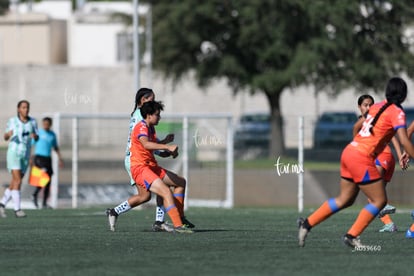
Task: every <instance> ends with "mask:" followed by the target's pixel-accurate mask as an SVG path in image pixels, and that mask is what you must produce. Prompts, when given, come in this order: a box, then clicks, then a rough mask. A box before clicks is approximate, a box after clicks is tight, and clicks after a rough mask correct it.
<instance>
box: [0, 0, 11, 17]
mask: <svg viewBox="0 0 414 276" xmlns="http://www.w3.org/2000/svg"><path fill="white" fill-rule="evenodd" d="M9 5H10V3H9V0H0V15H4V14H6V12H7V11H8V10H9Z"/></svg>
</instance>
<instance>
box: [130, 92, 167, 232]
mask: <svg viewBox="0 0 414 276" xmlns="http://www.w3.org/2000/svg"><path fill="white" fill-rule="evenodd" d="M154 99H155V94H154V91H152V89H149V88H140V89H139V90H138V91H137V93H136V95H135V106H134V110H133V111H132V113H131V118H130V120H129V133H128V142H127V146H126V151H125V169H126V170H127V172H128V175H129V177H130V181H131V186H134V185H135V180H134V179H133V177H132V175H131V163H130V152H129V148H130V146H131V133H132V130H133V129H134V127H135V125H136V124H138V123H139V122H140V121H142V119H143V118H142V116H141V112H140V107H141V106H142V105H143V104H144V103H145V102H148V101H153V100H154ZM173 140H174V136H173V135H172V134H170V135H167V137H166V138H165V139H164V140H163V141H162V143H170V142H172V141H173ZM156 154H158V155H160V154H159V153H156ZM161 155H162V154H161ZM136 187H137V188H138V190H139V192H138V195H139V196H138V197H135V199H136V200H137V201H139V202H140V203H143V202H146V201H148V199H149V197H150V194H149V192H148V191H147V190H145V189H143V188H141V187H140V185H136ZM164 216H165V209H164V205H163V202H162V198H161V197H158V196H157V209H156V214H155V222H154V224H153V226H152V229H153V230H154V231H156V232H158V231H167V232H172V231H173V230H174V229H173V227H172V226H170V225H168V224H166V223H165V222H164Z"/></svg>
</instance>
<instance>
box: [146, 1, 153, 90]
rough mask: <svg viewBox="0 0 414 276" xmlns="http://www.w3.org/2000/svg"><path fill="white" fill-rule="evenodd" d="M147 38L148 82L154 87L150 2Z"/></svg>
mask: <svg viewBox="0 0 414 276" xmlns="http://www.w3.org/2000/svg"><path fill="white" fill-rule="evenodd" d="M146 35H147V38H146V46H145V48H146V49H145V51H146V52H147V55H148V64H147V67H148V68H147V74H148V75H147V78H148V80H147V82H148V83H149V87H152V8H151V5H149V4H148V10H147V33H146Z"/></svg>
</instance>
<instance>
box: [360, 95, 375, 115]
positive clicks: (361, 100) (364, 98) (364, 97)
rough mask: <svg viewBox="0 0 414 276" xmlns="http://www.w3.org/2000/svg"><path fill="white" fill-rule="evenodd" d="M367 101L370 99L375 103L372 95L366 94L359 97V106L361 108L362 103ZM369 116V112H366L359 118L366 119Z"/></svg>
mask: <svg viewBox="0 0 414 276" xmlns="http://www.w3.org/2000/svg"><path fill="white" fill-rule="evenodd" d="M366 99H370V100H371V101H372V103H375V101H374V98H373V97H372V96H371V95H368V94H364V95H361V96H359V98H358V106H361V104H362V102H363V101H364V100H366ZM367 116H368V111H367V112H365V114H362V115H361V116H359V117H358V118H361V117H364V118H366V117H367Z"/></svg>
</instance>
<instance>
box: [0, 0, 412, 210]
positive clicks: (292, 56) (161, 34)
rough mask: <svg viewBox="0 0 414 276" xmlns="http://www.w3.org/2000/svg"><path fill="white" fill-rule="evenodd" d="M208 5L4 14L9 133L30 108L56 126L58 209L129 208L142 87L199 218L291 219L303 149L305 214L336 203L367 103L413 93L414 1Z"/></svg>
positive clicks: (25, 9) (70, 7)
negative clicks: (211, 214)
mask: <svg viewBox="0 0 414 276" xmlns="http://www.w3.org/2000/svg"><path fill="white" fill-rule="evenodd" d="M202 2H203V3H198V1H191V0H181V1H138V0H133V1H84V0H78V1H66V0H47V1H18V0H13V1H9V0H0V14H1V16H0V72H1V74H0V97H1V98H0V104H1V108H0V126H1V127H2V128H3V129H4V128H5V126H6V122H7V119H8V118H9V117H11V116H14V115H15V114H16V104H17V102H18V101H19V100H21V99H27V100H29V101H30V103H31V115H32V116H33V117H35V118H36V119H37V121H38V123H40V120H41V118H42V117H44V116H51V117H52V118H53V119H54V125H53V128H54V130H55V131H56V132H57V134H58V139H59V143H60V146H61V149H62V153H63V157H64V160H65V167H64V168H63V169H61V170H59V169H57V168H56V169H55V171H56V172H57V173H56V174H55V178H54V179H53V191H54V192H53V198H52V199H51V200H53V202H51V205H52V206H54V207H62V208H64V207H77V206H84V205H105V204H114V203H118V202H119V201H121V200H124V199H125V198H126V197H128V196H129V195H130V194H131V193H134V189H132V188H130V187H129V185H127V183H128V181H129V180H128V176H127V174H126V172H125V170H124V168H123V157H124V151H125V144H126V140H127V134H128V120H129V114H130V113H131V112H132V109H133V107H134V97H135V92H136V91H137V89H138V88H139V87H150V88H152V89H153V90H154V91H155V93H156V99H157V100H161V101H163V102H164V104H165V110H164V113H163V114H162V116H163V118H162V123H161V124H160V126H159V127H158V133H159V135H160V136H162V135H166V134H168V133H170V132H174V133H176V142H177V143H178V144H179V145H180V148H181V153H182V154H181V155H180V158H179V159H178V160H173V161H171V160H162V161H160V162H162V164H163V165H164V166H167V167H168V168H171V169H173V170H176V171H177V172H179V173H181V174H183V175H185V176H186V177H187V178H188V179H189V192H188V197H189V200H190V201H189V203H190V204H189V205H190V206H219V207H233V206H295V205H296V204H297V198H298V188H297V183H298V173H297V172H296V171H294V170H291V168H292V167H295V166H296V165H298V164H299V160H298V146H299V144H300V141H302V142H303V147H304V162H305V164H304V166H303V167H304V172H303V176H304V202H305V205H306V206H313V205H318V204H319V203H320V202H322V201H323V200H324V199H325V198H326V197H327V196H332V195H335V193H336V192H337V190H338V189H337V188H338V187H337V186H338V185H337V183H338V180H339V165H338V164H339V157H340V152H341V150H342V148H343V146H344V145H346V143H348V142H349V141H350V140H351V139H352V125H353V122H354V121H355V120H356V118H357V116H358V115H359V111H358V109H357V98H358V96H360V95H361V94H365V93H368V94H372V95H373V96H374V98H375V100H376V101H380V100H382V99H383V94H384V87H385V84H386V82H387V80H388V78H389V77H391V76H395V75H399V76H402V77H403V78H404V79H405V80H406V81H407V84H408V87H409V91H410V92H411V91H412V89H413V87H414V86H413V81H412V76H413V73H414V72H413V71H414V56H413V55H414V53H413V49H414V48H413V45H414V32H413V30H414V25H413V21H414V5H413V4H412V1H391V0H390V1H361V0H359V1H357V0H352V1H346V3H345V2H344V1H322V0H317V1H300V0H293V1H288V0H279V1H270V0H268V1H259V0H253V1H243V0H240V1H214V0H209V1H202ZM410 95H411V94H409V97H408V99H407V100H406V102H405V103H404V107H407V114H408V115H407V118H408V120H407V121H411V120H412V119H414V109H410V108H409V107H412V106H414V100H413V97H412V96H410ZM300 118H303V128H302V130H303V139H302V140H301V139H300V138H301V134H300V133H301V126H300V123H299V122H300V121H299V120H300ZM6 150H7V143H6V142H4V141H3V140H2V141H1V142H0V166H1V170H0V184H1V189H0V192H1V190H2V189H3V188H4V187H5V186H7V185H8V182H9V180H10V175H9V174H8V173H7V171H6ZM278 159H279V160H281V161H282V162H284V165H285V166H286V170H285V173H283V174H282V175H279V174H278V172H277V170H276V168H275V164H276V162H277V160H278ZM407 175H411V173H410V172H406V173H405V175H404V176H403V174H402V173H401V171H400V170H399V169H398V168H397V169H396V173H395V177H394V180H393V181H392V182H395V183H392V184H391V186H390V188H389V192H390V196H389V197H390V199H391V200H392V201H393V202H394V203H399V204H404V205H410V204H413V203H414V200H413V197H412V196H411V197H410V195H412V194H413V192H414V191H413V188H411V186H410V183H409V176H408V177H407ZM26 182H27V181H26ZM74 182H76V183H74ZM32 189H33V187H30V186H29V185H26V184H25V185H24V187H23V191H24V199H25V200H26V203H25V205H24V207H26V208H30V207H32V206H31V202H30V200H29V199H30V193H31V190H32ZM74 198H75V199H74ZM363 200H364V199H361V201H363Z"/></svg>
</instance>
